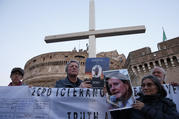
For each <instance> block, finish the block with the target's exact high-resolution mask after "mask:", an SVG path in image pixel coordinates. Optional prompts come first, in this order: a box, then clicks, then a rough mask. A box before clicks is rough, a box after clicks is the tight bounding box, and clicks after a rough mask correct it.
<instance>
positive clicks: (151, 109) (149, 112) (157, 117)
mask: <svg viewBox="0 0 179 119" xmlns="http://www.w3.org/2000/svg"><path fill="white" fill-rule="evenodd" d="M138 100H139V101H141V102H143V103H144V104H145V105H144V107H143V108H142V109H141V110H137V109H131V110H130V119H179V113H178V112H177V110H176V104H175V103H174V102H173V101H172V100H171V99H169V98H164V97H161V96H160V95H153V96H141V97H140V98H139V99H138Z"/></svg>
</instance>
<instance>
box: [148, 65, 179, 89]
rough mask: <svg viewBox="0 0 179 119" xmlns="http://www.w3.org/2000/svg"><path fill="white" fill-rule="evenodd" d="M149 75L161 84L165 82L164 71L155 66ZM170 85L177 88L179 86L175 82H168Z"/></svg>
mask: <svg viewBox="0 0 179 119" xmlns="http://www.w3.org/2000/svg"><path fill="white" fill-rule="evenodd" d="M151 74H152V75H154V76H156V77H157V78H158V79H159V80H160V83H161V84H165V83H166V82H165V80H166V78H165V77H166V72H165V70H164V69H163V68H161V67H158V66H156V67H154V68H153V69H152V71H151ZM170 84H171V85H173V86H178V85H179V83H177V82H170Z"/></svg>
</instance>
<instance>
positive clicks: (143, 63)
mask: <svg viewBox="0 0 179 119" xmlns="http://www.w3.org/2000/svg"><path fill="white" fill-rule="evenodd" d="M173 40H174V41H173ZM173 43H174V44H173ZM169 44H170V45H169ZM165 45H166V47H167V49H166V48H164V49H159V51H156V52H153V53H145V52H146V51H148V48H147V49H146V48H143V49H140V50H136V51H133V52H130V53H129V56H128V58H127V62H126V66H127V68H128V71H129V74H130V77H131V81H132V84H133V85H135V86H137V85H140V83H141V79H142V77H143V76H145V75H148V74H150V71H151V69H152V68H154V67H155V66H160V67H162V68H164V69H165V70H166V73H167V82H171V81H175V82H178V83H179V79H178V74H179V38H177V39H176V38H175V39H171V40H168V41H166V42H163V44H162V43H160V44H159V45H158V46H162V47H165ZM169 46H170V47H169ZM139 51H140V53H141V52H142V51H143V52H144V53H143V54H146V55H143V54H141V55H140V56H138V57H133V56H136V55H135V54H139Z"/></svg>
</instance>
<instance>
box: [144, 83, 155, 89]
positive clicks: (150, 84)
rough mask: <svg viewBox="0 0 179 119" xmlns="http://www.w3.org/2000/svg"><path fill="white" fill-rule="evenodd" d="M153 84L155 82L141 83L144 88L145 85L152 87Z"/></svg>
mask: <svg viewBox="0 0 179 119" xmlns="http://www.w3.org/2000/svg"><path fill="white" fill-rule="evenodd" d="M153 85H154V84H153V83H146V84H145V83H143V84H142V85H141V87H142V88H144V87H145V86H147V87H149V88H150V87H152V86H153Z"/></svg>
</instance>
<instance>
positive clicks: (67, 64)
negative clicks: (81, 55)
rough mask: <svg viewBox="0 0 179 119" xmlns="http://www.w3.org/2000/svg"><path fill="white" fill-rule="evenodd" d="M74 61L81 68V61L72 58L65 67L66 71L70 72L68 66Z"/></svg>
mask: <svg viewBox="0 0 179 119" xmlns="http://www.w3.org/2000/svg"><path fill="white" fill-rule="evenodd" d="M73 62H74V63H76V64H77V65H78V69H79V68H80V63H79V62H78V61H77V60H70V61H69V62H68V63H67V65H66V67H65V72H66V73H68V66H69V65H70V64H71V63H73Z"/></svg>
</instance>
